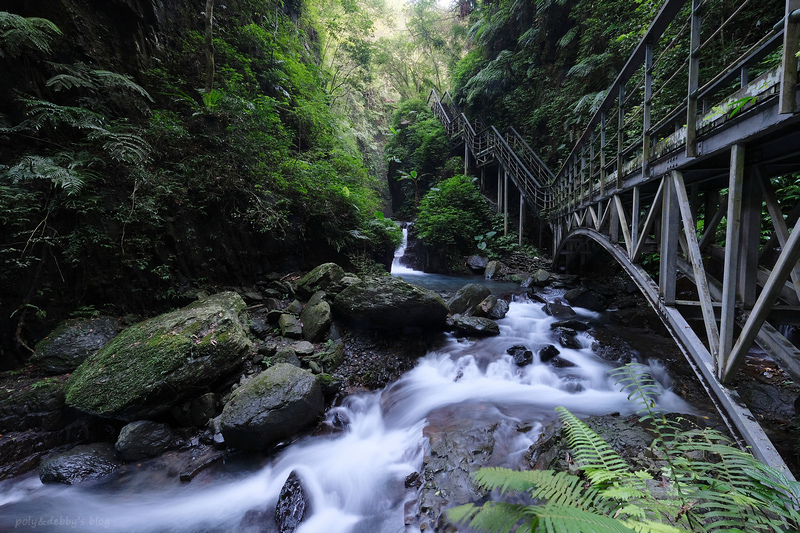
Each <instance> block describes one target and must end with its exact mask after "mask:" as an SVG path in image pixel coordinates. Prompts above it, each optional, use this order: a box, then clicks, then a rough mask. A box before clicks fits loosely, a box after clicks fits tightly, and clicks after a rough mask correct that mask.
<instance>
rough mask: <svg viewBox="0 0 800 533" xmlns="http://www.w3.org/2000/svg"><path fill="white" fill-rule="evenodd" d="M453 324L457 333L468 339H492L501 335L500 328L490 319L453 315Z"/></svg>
mask: <svg viewBox="0 0 800 533" xmlns="http://www.w3.org/2000/svg"><path fill="white" fill-rule="evenodd" d="M452 322H453V327H454V328H455V330H456V332H457V333H458V334H460V335H465V336H467V337H491V336H493V335H499V334H500V326H498V325H497V322H495V321H494V320H492V319H490V318H484V317H479V316H462V315H453V317H452Z"/></svg>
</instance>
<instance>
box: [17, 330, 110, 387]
mask: <svg viewBox="0 0 800 533" xmlns="http://www.w3.org/2000/svg"><path fill="white" fill-rule="evenodd" d="M118 331H119V326H118V325H117V319H116V318H112V317H107V316H104V317H97V318H88V319H83V318H79V319H73V320H67V321H66V322H63V323H62V324H60V325H59V326H58V327H57V328H56V329H54V330H53V331H52V332H51V333H50V334H49V335H48V336H47V337H45V338H44V339H42V340H41V341H39V342H38V343H37V344H36V346H35V348H34V353H33V355H32V356H31V359H30V362H31V363H33V364H34V365H36V366H37V367H38V368H40V369H42V370H44V371H45V372H47V373H50V374H64V373H67V372H72V371H73V370H75V369H76V368H78V365H80V364H81V363H82V362H83V361H84V360H86V358H87V357H89V356H90V355H92V354H93V353H95V352H96V351H97V350H99V349H100V348H102V347H103V345H104V344H106V343H107V342H108V341H110V340H111V339H113V338H114V335H116V334H117V332H118Z"/></svg>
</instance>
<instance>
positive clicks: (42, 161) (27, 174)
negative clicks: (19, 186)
mask: <svg viewBox="0 0 800 533" xmlns="http://www.w3.org/2000/svg"><path fill="white" fill-rule="evenodd" d="M8 175H9V176H10V177H11V179H12V181H13V182H14V183H19V182H23V181H27V180H34V179H43V180H49V181H50V182H52V183H53V185H55V186H57V187H61V188H62V189H64V191H65V192H66V193H67V196H72V195H74V194H77V193H78V192H80V190H81V189H82V188H83V185H84V176H83V175H82V174H81V173H80V172H79V171H78V170H77V168H76V166H74V165H67V166H63V165H61V164H59V163H58V162H57V161H56V160H54V159H53V158H51V157H43V156H38V155H29V156H25V157H23V158H22V159H20V161H19V163H17V164H16V165H14V166H13V167H11V168H10V169H9V170H8Z"/></svg>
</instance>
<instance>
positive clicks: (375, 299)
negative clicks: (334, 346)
mask: <svg viewBox="0 0 800 533" xmlns="http://www.w3.org/2000/svg"><path fill="white" fill-rule="evenodd" d="M333 310H334V311H335V312H336V313H337V314H338V315H339V316H341V317H342V318H343V319H344V320H345V321H348V322H350V323H352V324H353V325H355V326H358V327H363V328H367V329H382V330H402V329H403V328H407V327H416V328H421V329H443V328H444V326H445V318H446V317H447V314H448V312H449V309H448V307H447V304H445V303H444V300H442V297H441V296H439V295H438V294H436V293H435V292H433V291H429V290H427V289H422V288H420V287H416V286H414V285H411V284H409V283H406V282H405V281H403V280H401V279H398V278H393V277H389V276H386V277H381V278H373V279H370V280H368V281H360V282H359V283H356V284H353V285H351V286H350V287H348V288H346V289H345V290H343V291H342V292H340V293H339V295H338V296H336V299H335V300H334V301H333Z"/></svg>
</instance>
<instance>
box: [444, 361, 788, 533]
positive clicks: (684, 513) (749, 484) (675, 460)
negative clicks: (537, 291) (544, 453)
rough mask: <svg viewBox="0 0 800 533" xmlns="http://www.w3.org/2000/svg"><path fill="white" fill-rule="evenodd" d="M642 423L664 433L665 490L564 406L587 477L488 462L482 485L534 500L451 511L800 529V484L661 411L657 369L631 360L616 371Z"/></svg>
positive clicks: (602, 527)
mask: <svg viewBox="0 0 800 533" xmlns="http://www.w3.org/2000/svg"><path fill="white" fill-rule="evenodd" d="M612 375H613V376H615V377H617V379H618V382H619V383H620V384H621V385H622V386H623V389H624V390H626V391H628V393H629V398H630V399H631V401H634V402H637V403H638V404H639V406H640V408H641V412H642V417H641V421H642V422H645V423H649V424H650V425H651V429H653V431H654V432H655V434H656V438H655V440H654V441H653V444H652V445H651V449H653V451H654V452H655V453H656V455H658V456H660V457H661V458H662V459H663V462H661V464H663V468H662V471H661V481H660V482H659V484H660V485H661V486H662V487H663V488H666V492H664V491H663V490H660V491H659V495H658V496H656V495H654V494H653V493H652V492H651V491H650V490H649V486H648V483H650V484H652V483H655V481H653V480H652V476H651V474H650V473H648V472H644V471H638V472H634V471H632V470H631V468H630V467H629V466H628V465H627V464H626V463H625V461H623V460H622V458H621V457H620V456H619V454H617V453H616V452H615V451H614V450H613V449H612V448H611V447H610V446H609V445H608V444H607V443H606V442H605V441H604V440H603V439H602V438H601V437H599V436H598V435H597V434H596V433H595V432H593V431H592V430H591V429H590V428H589V427H588V426H586V424H584V423H583V422H582V421H581V420H579V419H578V418H577V417H575V416H574V415H572V414H571V413H569V412H568V411H567V410H565V409H563V408H558V414H559V418H560V419H561V421H562V423H563V424H564V430H565V432H566V433H567V441H568V443H569V445H570V447H571V448H572V451H573V456H574V458H575V463H576V465H577V466H578V467H579V468H580V469H581V471H582V474H583V475H584V476H585V478H584V477H580V476H576V475H573V474H570V473H567V472H553V471H547V470H544V471H530V472H515V471H511V470H506V469H502V468H486V469H481V470H479V471H478V472H476V473H475V474H474V479H475V481H476V482H477V483H478V484H479V485H480V486H482V487H484V488H486V489H491V490H498V491H499V493H500V494H501V495H503V494H505V493H506V492H509V491H513V492H519V493H523V494H526V495H527V496H528V497H530V498H532V499H533V501H534V503H533V504H531V505H520V504H515V505H512V504H508V503H495V502H489V503H486V504H484V505H483V506H482V507H476V506H474V505H472V504H469V505H466V506H460V507H456V508H455V509H452V510H451V511H450V512H449V513H448V516H449V518H450V519H451V520H455V521H457V522H460V521H469V525H470V527H473V528H475V529H478V530H481V531H504V532H507V531H511V530H512V529H513V528H514V527H516V526H517V525H519V524H522V526H523V527H524V528H525V529H526V530H527V529H530V531H547V532H559V533H560V532H567V531H636V532H653V533H657V532H665V533H666V532H669V533H674V532H676V531H685V529H683V528H689V529H690V530H692V531H777V532H780V531H787V532H788V531H798V530H800V513H798V507H799V506H800V483H798V482H796V481H794V480H791V479H789V478H788V477H787V476H785V475H783V474H782V473H780V472H778V471H776V470H775V469H773V468H771V467H769V466H766V465H763V464H761V463H760V462H758V461H757V460H756V459H755V458H753V457H752V456H751V455H750V454H748V453H746V452H744V451H742V450H739V449H737V448H735V447H733V446H731V445H730V442H729V441H728V440H727V438H726V437H725V436H724V435H722V434H720V433H719V432H717V431H714V430H710V429H691V430H683V429H681V428H680V427H679V425H678V422H677V421H676V420H675V419H674V418H670V417H667V416H665V415H664V414H663V413H660V412H659V411H658V410H657V409H656V402H655V399H656V395H657V394H658V392H659V390H660V388H659V387H658V386H657V384H656V383H655V381H654V380H653V379H652V377H651V376H650V374H649V372H648V368H647V367H645V366H644V365H640V364H630V365H626V366H625V367H621V368H619V369H616V370H614V371H612Z"/></svg>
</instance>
